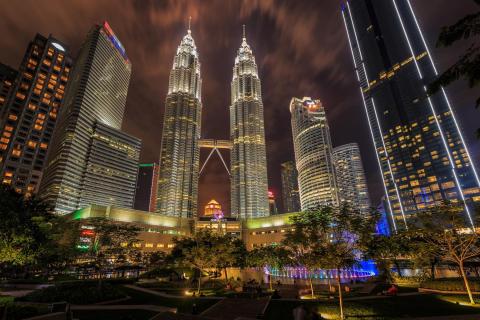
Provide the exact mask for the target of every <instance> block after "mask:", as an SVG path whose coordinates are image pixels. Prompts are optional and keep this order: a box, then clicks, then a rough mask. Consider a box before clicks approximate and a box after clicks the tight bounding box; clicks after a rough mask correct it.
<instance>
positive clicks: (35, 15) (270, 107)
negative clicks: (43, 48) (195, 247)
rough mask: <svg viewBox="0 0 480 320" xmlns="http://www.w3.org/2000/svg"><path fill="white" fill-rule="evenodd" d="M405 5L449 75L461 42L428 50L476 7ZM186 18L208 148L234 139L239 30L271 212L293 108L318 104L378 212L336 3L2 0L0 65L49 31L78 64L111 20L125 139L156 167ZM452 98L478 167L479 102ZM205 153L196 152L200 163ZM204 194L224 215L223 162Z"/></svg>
mask: <svg viewBox="0 0 480 320" xmlns="http://www.w3.org/2000/svg"><path fill="white" fill-rule="evenodd" d="M412 5H413V7H414V10H415V11H416V13H417V17H418V18H419V20H420V24H421V26H422V28H423V31H424V32H425V36H426V38H427V41H428V43H429V44H430V47H431V49H432V54H433V56H434V59H435V60H436V63H437V65H438V67H439V69H440V70H444V69H445V68H446V67H448V66H449V65H450V64H451V63H453V62H454V61H455V59H456V58H457V57H458V56H459V55H460V54H461V53H462V50H463V49H464V48H465V47H466V44H463V45H457V46H455V47H453V48H448V49H445V48H442V49H436V48H434V43H435V41H436V38H437V36H438V32H439V30H440V28H441V27H442V26H444V25H448V24H451V23H454V22H455V21H456V20H457V19H459V18H461V17H462V16H463V15H465V14H467V13H469V12H473V11H475V10H478V7H477V6H476V5H475V4H474V1H472V0H455V1H451V0H428V1H427V0H412ZM189 16H191V17H192V34H193V37H194V39H195V42H196V45H197V48H198V50H199V54H200V62H201V73H202V78H203V88H202V93H203V97H202V100H203V116H202V137H203V138H217V139H227V138H228V137H229V112H228V106H229V104H230V81H231V78H232V68H233V63H234V57H235V55H236V51H237V49H238V47H239V46H240V43H241V33H242V24H246V30H247V40H248V42H249V44H250V45H251V47H252V49H253V51H254V54H255V57H256V61H257V64H258V67H259V73H260V79H261V81H262V91H263V103H264V108H265V129H266V142H267V159H268V176H269V183H270V188H271V190H272V191H273V192H274V193H275V194H276V195H277V198H278V200H279V201H278V205H280V206H281V201H280V194H281V182H280V163H281V162H284V161H287V160H293V159H294V155H293V146H292V138H291V128H290V113H289V110H288V104H289V102H290V99H291V97H293V96H297V97H303V96H311V97H312V98H320V99H321V100H322V102H323V104H324V106H325V108H326V111H327V117H328V121H329V124H330V130H331V134H332V139H333V143H334V146H337V145H340V144H344V143H349V142H358V143H359V144H360V148H361V151H362V157H363V163H364V166H365V170H366V174H367V180H368V186H369V191H370V195H371V198H372V200H373V203H377V201H378V200H379V198H380V197H381V195H382V187H381V180H380V175H379V172H378V167H377V163H376V160H375V155H374V149H373V144H372V141H371V138H370V134H369V132H368V125H367V121H366V117H365V114H364V110H363V106H362V102H361V97H360V94H359V89H358V85H357V81H356V78H355V76H354V71H353V65H352V61H351V56H350V52H349V49H348V43H347V39H346V34H345V29H344V26H343V22H342V18H341V13H340V1H338V0H316V1H314V0H309V1H300V0H291V1H276V0H243V1H241V0H238V1H237V0H235V1H234V0H198V1H180V0H169V1H167V0H165V1H163V0H157V1H153V0H151V1H147V0H142V1H133V0H132V1H126V0H125V1H120V0H111V1H100V0H96V1H86V0H78V1H71V0H70V1H64V0H58V1H57V0H55V1H54V0H43V1H38V0H28V1H27V0H22V1H9V0H0V17H1V18H0V34H1V37H0V62H3V63H6V64H8V65H10V66H12V67H15V68H18V65H19V64H20V61H21V59H22V56H23V53H24V50H25V48H26V46H27V44H28V42H29V41H30V40H31V39H33V37H34V35H35V33H37V32H38V33H41V34H43V35H48V34H50V33H51V34H52V35H53V36H54V37H56V38H57V39H59V40H61V41H63V42H64V43H66V44H68V45H69V46H70V49H71V50H72V52H73V56H76V54H77V52H78V49H79V47H80V45H81V43H82V41H83V40H84V38H85V36H86V33H87V32H88V30H89V29H90V27H91V26H92V25H93V24H95V23H100V22H101V21H103V20H107V21H108V22H109V23H110V25H111V27H112V29H113V30H114V31H115V33H116V34H117V36H118V38H119V39H120V41H121V42H122V43H123V45H124V47H125V48H126V51H127V54H128V56H129V58H130V60H131V62H132V66H133V72H132V78H131V82H130V89H129V93H128V101H127V108H126V114H125V117H124V122H123V129H124V130H125V131H126V132H128V133H130V134H132V135H134V136H136V137H139V138H141V139H142V153H141V161H142V162H153V161H158V157H159V153H160V141H161V132H162V123H163V110H164V100H165V95H166V92H167V86H168V75H169V72H170V69H171V67H172V62H173V56H174V54H175V50H176V48H177V46H178V44H179V43H180V40H181V38H182V37H183V35H184V34H185V33H186V26H187V22H188V17H189ZM399 41H403V38H402V37H401V35H399ZM447 91H448V92H449V94H450V98H451V100H452V102H453V104H454V106H455V108H456V111H457V114H458V116H459V119H460V122H461V125H462V126H463V128H464V135H465V137H466V139H467V143H468V144H469V146H470V149H471V151H472V154H473V155H474V158H475V160H476V162H477V164H478V162H479V161H478V159H479V157H478V155H479V154H480V141H479V140H476V139H475V129H476V127H477V126H478V123H479V122H480V121H478V119H479V112H480V111H477V110H475V109H474V107H473V105H474V102H475V98H476V94H477V95H478V92H474V90H471V89H468V87H467V86H466V85H465V84H464V83H462V82H458V83H456V84H455V85H452V86H450V87H449V88H448V90H447ZM207 153H208V152H207V151H205V150H204V151H202V156H201V163H202V162H203V159H205V158H206V156H207ZM227 159H228V156H227ZM199 189H200V191H199V192H200V194H199V208H203V206H204V205H205V204H206V203H207V202H208V201H209V200H210V199H211V198H215V199H217V200H218V201H219V202H220V203H221V204H222V205H223V206H224V208H225V212H227V213H228V212H229V207H230V205H229V203H230V198H229V197H230V195H229V194H230V182H229V178H228V175H227V173H226V172H225V170H224V168H223V166H222V164H221V162H220V160H218V157H212V160H211V161H210V162H209V164H208V165H207V167H206V170H205V172H204V173H203V174H202V176H201V178H200V186H199ZM200 210H202V209H200Z"/></svg>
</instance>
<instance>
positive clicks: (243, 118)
mask: <svg viewBox="0 0 480 320" xmlns="http://www.w3.org/2000/svg"><path fill="white" fill-rule="evenodd" d="M230 140H231V141H232V142H233V148H232V150H231V160H230V161H231V179H232V180H231V181H232V182H231V203H232V205H231V215H232V216H233V217H238V218H253V217H261V216H267V215H268V214H269V206H268V179H267V156H266V149H265V128H264V121H263V103H262V92H261V84H260V78H259V77H258V68H257V64H256V63H255V57H254V56H253V52H252V49H251V48H250V46H249V45H248V43H247V40H246V38H245V30H244V34H243V38H242V43H241V45H240V49H238V52H237V56H236V58H235V66H234V67H233V79H232V83H231V105H230Z"/></svg>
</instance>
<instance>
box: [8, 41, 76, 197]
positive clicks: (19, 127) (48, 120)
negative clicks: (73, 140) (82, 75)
mask: <svg viewBox="0 0 480 320" xmlns="http://www.w3.org/2000/svg"><path fill="white" fill-rule="evenodd" d="M71 67H72V59H71V58H70V54H69V52H68V50H67V49H66V46H65V45H64V44H63V43H62V42H60V41H58V40H57V39H55V38H53V37H52V36H49V37H44V36H42V35H39V34H37V35H36V36H35V38H34V39H33V40H32V41H31V42H30V43H29V44H28V47H27V50H26V52H25V55H24V56H23V59H22V62H21V63H20V67H19V71H18V74H17V76H16V78H15V80H13V79H12V78H13V76H14V74H15V73H16V72H14V71H12V70H8V69H7V70H6V73H7V74H6V75H4V76H2V78H3V77H5V79H4V81H3V84H2V86H1V88H0V91H1V92H0V105H2V104H3V106H1V107H0V134H1V138H0V140H1V143H0V175H1V176H2V181H3V182H4V183H7V184H9V185H11V186H12V187H13V188H15V190H16V191H17V192H20V193H23V194H25V195H27V196H29V195H32V194H34V193H36V192H37V191H38V187H39V184H40V181H41V179H42V172H43V169H44V167H45V164H46V157H47V152H48V150H49V146H50V142H51V139H52V135H53V131H54V128H55V125H56V122H57V115H58V112H59V109H60V106H61V104H62V102H63V100H64V94H65V87H66V85H67V81H68V78H69V74H70V68H71ZM2 69H4V71H5V67H3V68H2ZM2 73H3V72H2ZM10 90H11V93H10V94H9V97H8V99H7V97H6V96H5V95H4V93H5V92H6V91H10ZM1 101H3V103H2V102H1Z"/></svg>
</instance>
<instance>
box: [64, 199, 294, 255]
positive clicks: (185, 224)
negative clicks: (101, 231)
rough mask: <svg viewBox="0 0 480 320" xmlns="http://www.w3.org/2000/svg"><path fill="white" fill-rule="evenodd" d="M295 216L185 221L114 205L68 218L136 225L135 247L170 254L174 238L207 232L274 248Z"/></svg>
mask: <svg viewBox="0 0 480 320" xmlns="http://www.w3.org/2000/svg"><path fill="white" fill-rule="evenodd" d="M296 214H298V213H288V214H277V215H272V216H266V217H256V218H248V219H236V218H234V217H195V218H183V217H178V216H171V215H161V214H158V213H153V212H146V211H140V210H134V209H128V208H118V207H114V206H99V205H91V206H87V207H85V208H82V209H79V210H76V211H74V212H72V213H70V214H69V215H68V216H67V217H68V218H71V219H75V220H83V221H84V222H83V223H82V225H84V226H88V219H91V218H104V219H107V220H110V221H112V222H115V223H125V224H128V225H134V226H136V227H138V228H139V229H140V232H139V234H138V239H139V242H138V243H134V244H133V247H135V248H137V249H139V250H142V251H146V252H152V251H163V252H170V251H171V250H172V248H173V247H174V241H173V239H174V238H179V237H180V238H181V237H184V236H191V235H192V234H193V233H194V232H195V231H197V230H204V229H208V230H211V231H212V232H218V233H220V234H230V235H231V236H233V237H236V238H239V239H242V240H243V241H244V242H245V246H246V248H247V250H252V249H254V248H258V247H263V246H268V245H275V244H278V243H280V242H281V241H282V240H283V237H284V235H285V233H286V232H287V231H289V230H291V229H292V226H291V217H293V216H294V215H296Z"/></svg>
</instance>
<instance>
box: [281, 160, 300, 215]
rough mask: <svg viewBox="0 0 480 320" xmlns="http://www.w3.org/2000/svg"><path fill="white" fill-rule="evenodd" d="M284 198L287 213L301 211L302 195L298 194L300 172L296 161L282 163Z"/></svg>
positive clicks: (284, 207)
mask: <svg viewBox="0 0 480 320" xmlns="http://www.w3.org/2000/svg"><path fill="white" fill-rule="evenodd" d="M281 176H282V198H283V210H284V211H285V212H298V211H300V194H299V192H298V172H297V168H296V167H295V162H294V161H287V162H284V163H282V168H281Z"/></svg>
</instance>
